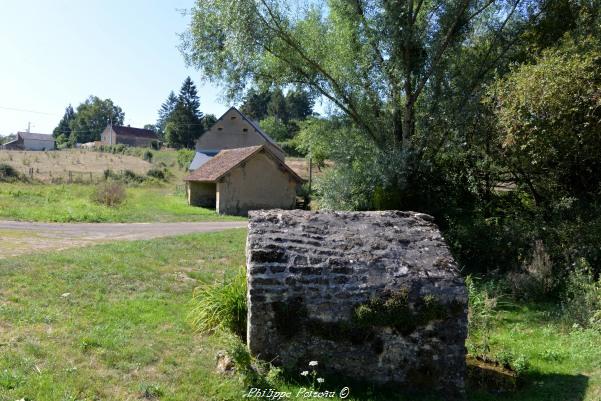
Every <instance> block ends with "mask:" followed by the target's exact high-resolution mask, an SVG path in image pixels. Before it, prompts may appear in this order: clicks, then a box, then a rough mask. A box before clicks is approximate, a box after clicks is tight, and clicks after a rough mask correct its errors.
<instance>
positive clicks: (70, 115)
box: [52, 105, 75, 145]
mask: <svg viewBox="0 0 601 401" xmlns="http://www.w3.org/2000/svg"><path fill="white" fill-rule="evenodd" d="M74 118H75V110H73V107H71V105H68V106H67V107H66V108H65V114H63V118H61V120H60V121H59V123H58V125H57V126H56V128H55V129H54V131H52V136H53V137H54V138H56V140H57V142H58V144H59V145H61V144H62V143H63V142H65V141H66V139H67V138H69V136H70V135H71V126H70V124H71V121H73V119H74Z"/></svg>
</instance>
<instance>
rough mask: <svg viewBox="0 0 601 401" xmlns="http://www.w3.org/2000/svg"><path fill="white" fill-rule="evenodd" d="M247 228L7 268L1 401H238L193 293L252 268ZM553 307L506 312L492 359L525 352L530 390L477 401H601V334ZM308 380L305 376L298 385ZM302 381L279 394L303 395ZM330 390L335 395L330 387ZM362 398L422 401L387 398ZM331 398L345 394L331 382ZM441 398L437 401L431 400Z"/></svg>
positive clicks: (1, 312)
mask: <svg viewBox="0 0 601 401" xmlns="http://www.w3.org/2000/svg"><path fill="white" fill-rule="evenodd" d="M245 234H246V232H245V231H244V230H232V231H227V232H222V233H214V234H195V235H187V236H182V237H173V238H168V239H160V240H151V241H134V242H123V243H114V244H107V245H98V246H95V247H90V248H86V249H72V250H67V251H63V252H48V253H40V254H37V255H36V254H34V255H31V256H28V257H20V258H9V259H5V260H0V400H2V401H4V400H7V401H9V400H10V401H13V400H15V399H21V398H25V399H29V400H36V401H58V400H94V399H102V400H109V399H112V400H126V399H130V400H133V399H139V398H144V397H146V398H153V397H154V398H155V399H160V400H182V401H183V400H186V401H188V400H239V399H242V395H243V394H244V387H243V385H242V384H241V382H240V381H239V380H238V379H237V377H236V376H220V375H217V374H216V373H215V355H216V352H217V350H219V349H221V348H222V347H223V344H222V342H223V341H225V339H224V337H222V335H219V334H215V335H212V336H203V335H199V334H195V333H194V332H193V330H192V329H191V328H190V326H189V325H188V323H187V314H188V312H189V310H190V308H191V305H190V302H189V301H190V299H191V297H192V291H193V288H194V287H196V286H197V285H198V284H199V283H200V281H212V280H215V279H220V278H222V277H223V275H224V274H235V272H236V271H237V269H238V268H239V266H240V265H243V264H244V244H245ZM554 316H555V314H554V311H553V310H552V309H550V308H549V307H546V306H539V305H529V306H513V307H508V306H505V307H504V308H503V309H502V310H501V311H500V312H499V313H498V314H497V316H496V318H495V319H494V324H493V329H492V332H491V337H490V338H491V342H490V344H491V347H492V350H493V351H495V350H504V351H509V352H512V353H514V354H516V355H518V354H524V355H525V356H526V357H528V359H529V361H530V368H529V369H528V370H527V372H526V373H525V375H524V384H523V385H522V386H521V387H520V389H519V390H518V391H517V392H515V393H510V394H505V395H498V394H497V395H495V394H487V393H483V392H476V391H469V392H468V398H469V399H471V400H479V401H480V400H499V399H501V400H541V401H542V400H547V401H548V400H557V401H559V400H561V401H564V400H579V401H580V400H590V401H592V400H598V399H599V397H600V396H601V340H600V336H599V334H598V333H595V332H592V331H584V330H580V329H565V328H564V327H563V326H562V325H561V324H560V323H559V322H558V321H557V320H556V318H555V317H554ZM299 379H300V377H299ZM301 384H302V382H301V381H300V380H299V381H298V383H291V382H286V383H283V384H281V385H280V386H278V389H279V390H283V391H290V392H292V393H293V398H292V399H302V398H300V397H294V395H295V394H296V393H297V391H298V390H299V388H300V385H301ZM328 384H329V385H328ZM348 385H349V386H350V388H351V396H350V397H349V398H348V399H354V400H361V401H365V400H403V399H406V400H416V399H418V398H416V397H408V398H402V397H400V396H399V395H398V394H394V393H388V394H383V393H380V392H378V391H366V390H363V391H361V392H359V390H358V389H356V388H355V387H354V386H353V385H352V384H351V383H349V384H348ZM322 388H323V389H329V390H339V389H340V388H339V387H336V386H334V385H332V384H331V383H329V382H326V383H325V384H324V385H323V386H322ZM428 399H436V398H431V397H430V398H428Z"/></svg>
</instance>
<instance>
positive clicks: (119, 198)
mask: <svg viewBox="0 0 601 401" xmlns="http://www.w3.org/2000/svg"><path fill="white" fill-rule="evenodd" d="M126 195H127V194H126V192H125V187H124V186H123V184H121V183H119V182H115V181H106V182H103V183H101V184H98V185H97V186H96V189H95V191H94V193H93V194H92V200H93V201H94V202H96V203H98V204H101V205H105V206H109V207H115V206H118V205H120V204H122V203H123V202H124V201H125V198H126Z"/></svg>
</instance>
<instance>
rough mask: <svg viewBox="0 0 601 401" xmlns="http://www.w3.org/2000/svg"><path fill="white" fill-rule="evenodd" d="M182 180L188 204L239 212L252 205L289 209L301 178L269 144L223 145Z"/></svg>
mask: <svg viewBox="0 0 601 401" xmlns="http://www.w3.org/2000/svg"><path fill="white" fill-rule="evenodd" d="M184 180H185V181H186V184H187V195H188V203H189V204H190V205H195V206H204V207H210V208H215V209H216V211H217V213H220V214H231V215H241V216H245V215H247V213H248V211H249V210H255V209H275V208H280V209H293V208H294V207H295V205H296V194H297V190H298V188H299V186H300V185H301V183H302V182H303V180H302V179H301V178H300V177H299V176H298V175H297V174H296V173H295V172H294V171H292V169H290V167H288V166H287V165H286V164H285V163H284V161H283V159H282V158H281V155H280V154H276V153H275V152H274V151H273V146H269V145H258V146H249V147H243V148H236V149H223V150H221V151H219V153H217V155H216V156H214V157H212V158H210V159H208V160H207V161H205V162H204V163H203V164H202V165H201V166H200V167H199V168H198V169H196V170H194V171H193V172H192V173H191V174H190V175H188V176H187V177H186V178H185V179H184Z"/></svg>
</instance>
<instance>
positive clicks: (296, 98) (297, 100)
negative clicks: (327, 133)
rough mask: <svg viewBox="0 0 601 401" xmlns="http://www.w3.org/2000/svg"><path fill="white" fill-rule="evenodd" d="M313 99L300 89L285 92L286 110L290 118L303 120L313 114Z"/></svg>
mask: <svg viewBox="0 0 601 401" xmlns="http://www.w3.org/2000/svg"><path fill="white" fill-rule="evenodd" d="M313 104H314V102H313V99H312V98H311V96H310V95H309V94H308V93H307V92H306V91H303V90H302V89H295V90H290V91H288V93H286V111H287V114H288V116H289V117H290V119H292V120H304V119H306V118H307V117H309V116H311V114H313Z"/></svg>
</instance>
